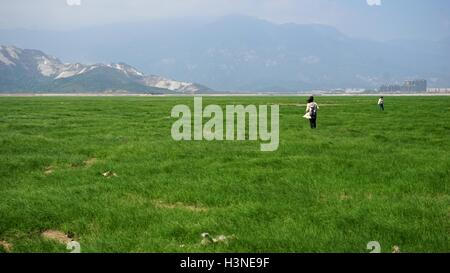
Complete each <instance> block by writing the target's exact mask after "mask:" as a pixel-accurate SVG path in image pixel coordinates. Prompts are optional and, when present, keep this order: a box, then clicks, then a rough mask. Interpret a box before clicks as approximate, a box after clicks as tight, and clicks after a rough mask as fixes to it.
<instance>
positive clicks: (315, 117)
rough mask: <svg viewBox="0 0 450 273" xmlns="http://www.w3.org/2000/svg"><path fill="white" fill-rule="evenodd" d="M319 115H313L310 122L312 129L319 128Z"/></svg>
mask: <svg viewBox="0 0 450 273" xmlns="http://www.w3.org/2000/svg"><path fill="white" fill-rule="evenodd" d="M316 120H317V116H311V119H310V120H309V124H310V125H311V129H316V128H317V123H316Z"/></svg>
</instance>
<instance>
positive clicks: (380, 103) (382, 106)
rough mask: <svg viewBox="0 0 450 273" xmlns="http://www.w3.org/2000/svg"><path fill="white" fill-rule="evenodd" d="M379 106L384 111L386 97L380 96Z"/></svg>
mask: <svg viewBox="0 0 450 273" xmlns="http://www.w3.org/2000/svg"><path fill="white" fill-rule="evenodd" d="M378 106H379V107H380V109H381V111H384V97H380V99H379V100H378Z"/></svg>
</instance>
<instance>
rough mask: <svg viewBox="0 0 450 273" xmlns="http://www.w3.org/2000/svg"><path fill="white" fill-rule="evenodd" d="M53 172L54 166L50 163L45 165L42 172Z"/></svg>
mask: <svg viewBox="0 0 450 273" xmlns="http://www.w3.org/2000/svg"><path fill="white" fill-rule="evenodd" d="M54 172H55V166H52V165H50V166H47V167H45V168H44V174H45V175H50V174H52V173H54Z"/></svg>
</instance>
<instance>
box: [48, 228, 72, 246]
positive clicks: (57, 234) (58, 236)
mask: <svg viewBox="0 0 450 273" xmlns="http://www.w3.org/2000/svg"><path fill="white" fill-rule="evenodd" d="M41 235H42V237H43V238H45V239H49V240H54V241H57V242H59V243H61V244H67V243H69V242H71V241H72V238H70V237H69V235H67V234H65V233H64V232H62V231H58V230H46V231H44V232H42V234H41Z"/></svg>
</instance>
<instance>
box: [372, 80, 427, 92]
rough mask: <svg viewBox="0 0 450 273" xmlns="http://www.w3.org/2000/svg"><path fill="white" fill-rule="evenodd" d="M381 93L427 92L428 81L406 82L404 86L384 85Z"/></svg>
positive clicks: (380, 89)
mask: <svg viewBox="0 0 450 273" xmlns="http://www.w3.org/2000/svg"><path fill="white" fill-rule="evenodd" d="M379 91H380V92H427V81H426V80H411V81H405V82H404V83H403V85H398V84H389V85H382V86H381V87H380V88H379Z"/></svg>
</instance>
